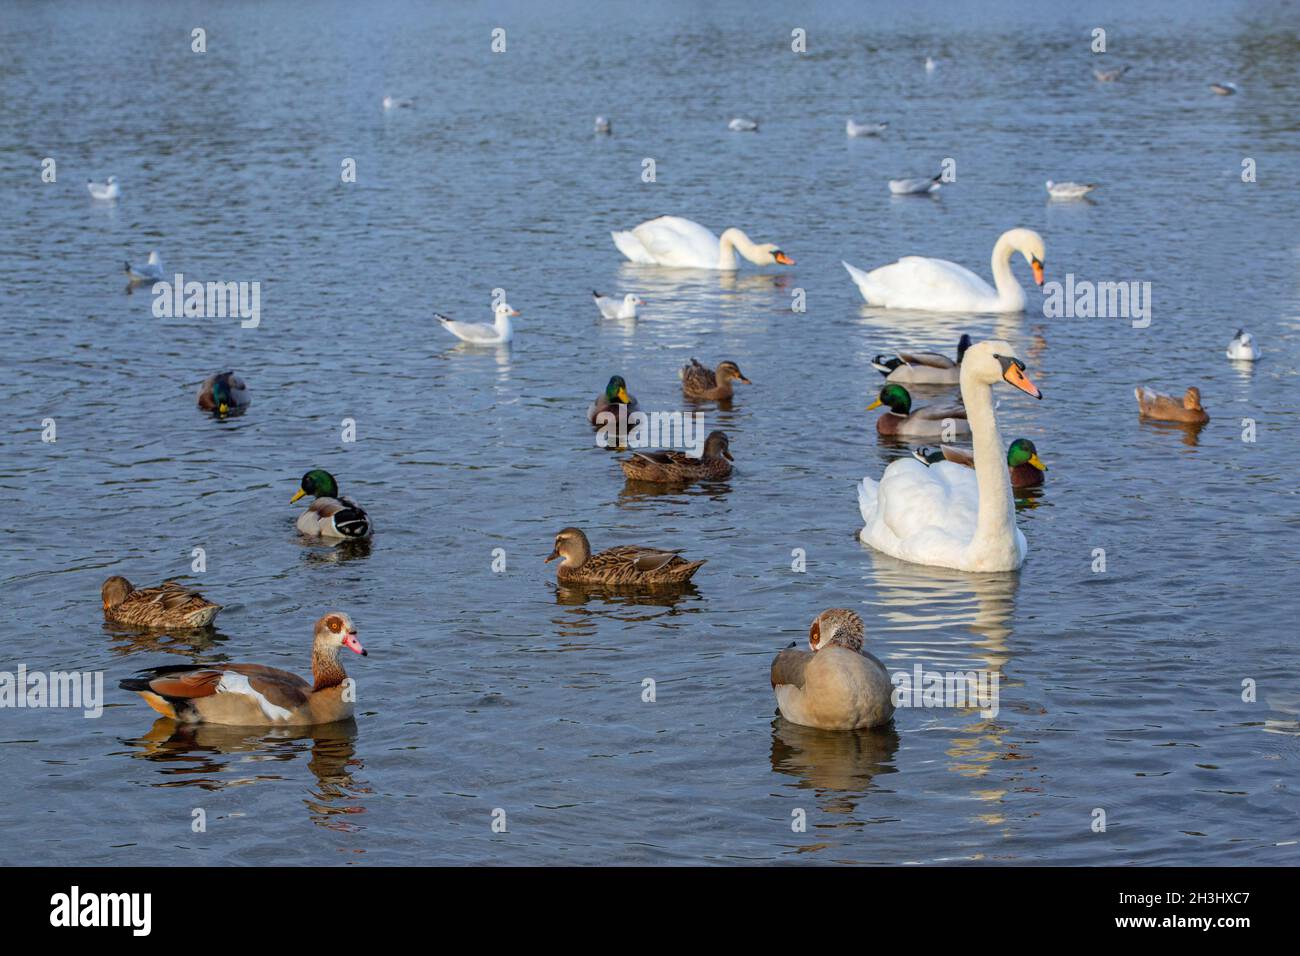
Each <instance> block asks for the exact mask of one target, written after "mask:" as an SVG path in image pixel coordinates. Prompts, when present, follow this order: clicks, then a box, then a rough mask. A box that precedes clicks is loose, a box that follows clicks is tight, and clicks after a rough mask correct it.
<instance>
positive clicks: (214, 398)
mask: <svg viewBox="0 0 1300 956" xmlns="http://www.w3.org/2000/svg"><path fill="white" fill-rule="evenodd" d="M198 399H199V408H201V409H203V410H204V411H205V412H216V413H217V414H218V415H225V414H228V413H229V412H242V411H243V410H244V409H246V408H247V407H248V404H249V402H250V401H251V399H250V398H249V397H248V389H247V388H246V387H245V386H244V380H243V379H241V378H240V377H239V376H238V375H236V374H235V373H234V372H218V373H216V374H215V375H209V376H208V377H207V378H206V379H204V380H203V384H202V385H200V386H199V395H198Z"/></svg>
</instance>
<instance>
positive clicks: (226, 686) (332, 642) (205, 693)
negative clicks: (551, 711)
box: [118, 611, 366, 727]
mask: <svg viewBox="0 0 1300 956" xmlns="http://www.w3.org/2000/svg"><path fill="white" fill-rule="evenodd" d="M345 647H346V648H347V649H348V650H350V651H353V652H354V653H357V654H360V655H362V656H363V657H364V656H366V651H365V648H363V647H362V646H361V642H360V641H358V640H357V629H356V626H355V625H354V624H353V623H352V618H350V617H348V616H347V615H346V614H344V613H343V612H342V611H331V612H330V613H329V614H326V615H325V616H324V617H322V618H321V619H320V620H319V621H317V622H316V639H315V641H314V642H313V644H312V652H311V672H312V677H313V679H314V681H315V682H314V683H311V684H309V683H307V681H305V680H303V679H302V678H301V677H299V676H298V675H297V674H290V673H289V672H288V671H282V670H280V669H278V668H275V667H267V666H266V665H265V664H210V665H203V664H175V665H169V666H166V667H155V668H152V669H151V670H146V671H141V672H140V673H139V674H138V675H137V676H135V677H130V678H127V679H126V680H124V681H122V682H121V684H119V685H118V686H120V687H121V688H122V689H124V690H133V691H135V692H136V693H138V694H139V695H140V696H141V697H143V698H144V700H145V703H146V704H148V705H149V706H150V707H152V708H153V709H154V710H156V711H158V713H160V714H162V715H163V716H164V717H170V718H172V719H173V720H178V721H180V722H182V723H188V724H225V725H228V726H234V727H265V726H277V727H286V726H294V727H304V726H309V725H311V724H332V723H334V722H335V721H338V720H349V719H351V717H352V700H353V698H354V697H355V694H353V693H351V692H350V691H351V687H352V685H351V684H350V683H349V681H348V675H347V674H346V673H344V671H343V665H342V664H341V663H340V662H339V652H340V651H341V650H342V649H343V648H345Z"/></svg>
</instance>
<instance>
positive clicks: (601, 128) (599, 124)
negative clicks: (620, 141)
mask: <svg viewBox="0 0 1300 956" xmlns="http://www.w3.org/2000/svg"><path fill="white" fill-rule="evenodd" d="M596 132H597V133H604V134H605V135H609V134H610V133H612V132H614V127H612V126H610V125H609V120H608V119H606V118H605V117H603V116H597V117H596Z"/></svg>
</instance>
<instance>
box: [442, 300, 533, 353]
mask: <svg viewBox="0 0 1300 956" xmlns="http://www.w3.org/2000/svg"><path fill="white" fill-rule="evenodd" d="M493 312H494V313H495V315H496V321H495V322H493V323H492V324H491V325H488V324H487V323H486V322H453V321H452V320H451V319H449V318H447V317H446V316H445V315H440V314H439V313H437V312H435V313H434V318H436V319H437V320H438V321H439V322H441V323H442V327H443V328H444V329H446V330H447V331H448V332H450V333H451V334H452V335H454V336H456V338H458V339H460V340H461V341H462V342H468V343H470V344H471V345H502V344H504V343H506V342H509V341H510V340H511V339H513V338H514V337H515V329H514V326H513V325H512V324H511V323H510V317H511V316H515V315H518V314H519V313H518V312H517V311H516V310H515V309H512V308H511V307H510V306H509V304H508V303H505V302H502V303H501V304H500V305H498V306H497V307H496V308H495V309H494V310H493Z"/></svg>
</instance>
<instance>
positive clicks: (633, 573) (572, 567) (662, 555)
mask: <svg viewBox="0 0 1300 956" xmlns="http://www.w3.org/2000/svg"><path fill="white" fill-rule="evenodd" d="M680 555H681V552H680V551H659V550H656V549H654V548H642V547H638V546H636V545H628V544H624V545H619V546H618V547H615V548H610V549H608V550H607V551H602V552H600V553H599V554H592V553H591V544H590V542H588V541H587V536H586V535H585V534H583V533H582V530H581V529H579V528H565V529H564V530H562V531H561V532H560V533H559V534H557V535H556V536H555V550H554V551H552V552H551V554H550V557H548V558H547V559H546V561H547V562H550V561H553V560H555V559H556V558H560V559H561V561H560V566H559V567H558V568H557V569H556V572H555V576H556V577H557V578H558V579H559V581H560V583H561V584H586V585H596V586H605V587H622V588H654V587H664V586H673V585H681V584H685V583H686V582H687V581H689V580H690V579H691V575H693V574H694V573H695V572H696V571H698V570H699V569H700V566H701V565H702V564H704V562H703V561H687V560H686V559H685V558H683V557H681V556H680Z"/></svg>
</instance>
